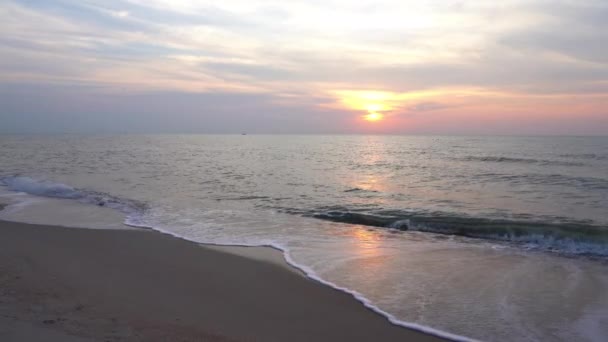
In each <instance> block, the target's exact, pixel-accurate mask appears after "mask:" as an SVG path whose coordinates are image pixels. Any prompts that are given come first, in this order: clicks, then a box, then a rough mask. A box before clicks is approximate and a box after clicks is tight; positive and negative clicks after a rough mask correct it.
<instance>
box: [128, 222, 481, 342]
mask: <svg viewBox="0 0 608 342" xmlns="http://www.w3.org/2000/svg"><path fill="white" fill-rule="evenodd" d="M127 224H128V225H130V226H132V227H136V228H146V229H152V230H155V231H158V232H161V233H163V234H168V235H171V236H174V237H176V238H179V239H183V240H187V241H191V242H194V243H198V244H202V245H208V246H238V247H269V248H272V249H275V250H278V251H279V252H281V253H282V254H283V258H284V259H285V262H286V263H287V264H288V265H290V266H291V267H293V268H295V269H297V270H299V271H301V272H302V273H304V274H305V275H306V277H308V278H310V279H312V280H314V281H316V282H319V283H321V284H323V285H325V286H329V287H331V288H333V289H335V290H337V291H340V292H344V293H347V294H349V295H351V296H352V297H353V298H354V299H355V300H356V301H358V302H360V303H361V304H363V306H364V307H366V308H367V309H369V310H371V311H373V312H375V313H377V314H379V315H380V316H382V317H384V318H386V319H387V320H388V321H389V322H390V323H391V324H394V325H397V326H400V327H404V328H407V329H412V330H416V331H420V332H423V333H426V334H429V335H433V336H437V337H440V338H444V339H447V340H450V341H455V342H477V340H475V339H473V338H469V337H466V336H462V335H457V334H453V333H450V332H447V331H442V330H438V329H434V328H431V327H429V326H426V325H422V324H418V323H414V322H407V321H404V320H400V319H398V318H397V317H395V316H394V315H392V314H390V313H388V312H387V311H384V310H382V308H380V307H379V306H377V305H375V304H374V303H373V302H372V301H371V300H369V299H368V298H367V297H365V296H364V295H363V294H362V293H360V292H359V291H356V290H353V289H351V288H348V287H344V286H340V285H338V284H336V283H334V282H331V281H328V280H325V279H323V278H322V277H321V276H320V275H318V274H317V272H315V271H314V270H313V269H312V268H311V267H308V266H306V265H303V264H301V263H299V262H297V261H295V260H294V258H293V257H292V256H291V253H290V251H289V248H288V247H287V246H285V245H283V244H280V243H277V242H273V241H269V242H266V243H250V244H245V243H233V242H230V241H222V242H219V243H218V242H208V241H200V240H197V239H192V238H190V237H188V236H185V235H181V234H177V233H175V232H174V231H172V230H170V229H167V228H165V227H161V226H158V225H149V224H146V223H143V222H138V221H132V222H127Z"/></svg>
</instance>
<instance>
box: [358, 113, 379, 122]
mask: <svg viewBox="0 0 608 342" xmlns="http://www.w3.org/2000/svg"><path fill="white" fill-rule="evenodd" d="M363 119H364V120H366V121H369V122H376V121H380V120H382V119H384V115H382V114H380V113H377V112H370V113H369V114H367V115H364V116H363Z"/></svg>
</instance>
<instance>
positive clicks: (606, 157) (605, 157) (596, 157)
mask: <svg viewBox="0 0 608 342" xmlns="http://www.w3.org/2000/svg"><path fill="white" fill-rule="evenodd" d="M560 157H564V158H572V159H589V160H608V154H597V153H581V154H576V153H569V154H560Z"/></svg>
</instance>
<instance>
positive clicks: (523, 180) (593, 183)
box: [473, 173, 608, 190]
mask: <svg viewBox="0 0 608 342" xmlns="http://www.w3.org/2000/svg"><path fill="white" fill-rule="evenodd" d="M473 178H474V179H479V178H481V179H484V180H487V181H502V182H509V183H511V184H513V185H529V184H534V185H550V186H570V187H575V188H582V189H587V190H608V179H604V178H597V177H576V176H567V175H561V174H540V173H526V174H517V175H510V174H500V173H482V174H477V175H475V176H474V177H473Z"/></svg>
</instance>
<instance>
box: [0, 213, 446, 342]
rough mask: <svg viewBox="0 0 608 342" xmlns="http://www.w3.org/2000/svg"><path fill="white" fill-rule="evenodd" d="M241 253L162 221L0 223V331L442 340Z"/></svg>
mask: <svg viewBox="0 0 608 342" xmlns="http://www.w3.org/2000/svg"><path fill="white" fill-rule="evenodd" d="M243 253H244V252H243V251H239V253H237V254H243ZM237 254H234V253H226V252H225V251H222V250H220V249H217V248H215V249H211V248H206V247H204V246H201V245H198V244H195V243H191V242H188V241H184V240H181V239H178V238H174V237H171V236H169V235H165V234H161V233H157V232H154V231H145V230H131V231H118V230H92V229H78V228H63V227H54V226H43V225H28V224H21V223H10V222H0V341H4V342H8V341H66V342H71V341H439V340H440V339H438V338H436V337H433V336H430V335H426V334H422V333H419V332H416V331H412V330H408V329H405V328H401V327H398V326H394V325H392V324H390V323H389V322H388V321H387V320H386V319H385V318H384V317H382V316H380V315H377V314H375V313H373V312H372V311H370V310H367V309H365V308H364V307H363V305H362V304H361V303H359V302H357V301H356V300H354V299H353V298H352V297H351V296H350V295H347V294H345V293H342V292H339V291H336V290H334V289H331V288H329V287H326V286H323V285H321V284H320V283H318V282H315V281H313V280H310V279H308V278H305V277H303V276H302V275H301V274H299V273H297V272H292V271H290V270H287V269H285V267H284V266H280V265H277V264H276V262H272V261H270V262H267V261H263V260H255V259H252V258H247V257H244V256H243V255H237Z"/></svg>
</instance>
